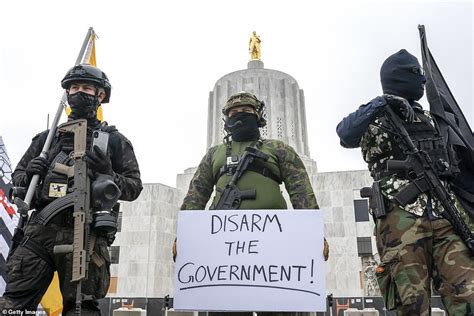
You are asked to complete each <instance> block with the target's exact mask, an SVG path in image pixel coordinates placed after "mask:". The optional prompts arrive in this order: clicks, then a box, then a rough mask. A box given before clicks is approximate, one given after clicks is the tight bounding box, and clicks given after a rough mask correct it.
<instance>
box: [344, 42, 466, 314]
mask: <svg viewBox="0 0 474 316" xmlns="http://www.w3.org/2000/svg"><path fill="white" fill-rule="evenodd" d="M380 79H381V83H382V90H383V93H384V94H383V95H382V96H379V97H376V98H375V99H373V100H372V101H370V102H369V103H367V104H365V105H362V106H360V107H359V108H358V109H357V110H356V111H355V112H353V113H351V114H349V115H348V116H347V117H345V118H344V119H343V120H342V121H341V122H340V123H339V125H338V126H337V133H338V135H339V137H340V140H341V145H342V146H343V147H346V148H356V147H360V148H361V150H362V155H363V158H364V160H365V161H366V162H367V164H368V167H369V170H370V172H371V175H372V177H373V179H374V184H373V186H372V187H371V188H364V189H363V190H361V195H365V196H367V197H369V196H370V200H369V204H370V209H371V212H372V215H373V217H374V221H375V224H376V228H375V234H376V239H377V248H378V252H379V255H380V260H381V262H380V264H379V265H378V267H377V268H376V275H377V279H378V283H379V286H380V290H381V292H382V295H383V296H384V299H385V304H386V307H387V309H388V310H396V311H397V315H431V307H430V299H431V281H433V285H434V287H435V289H436V291H437V292H438V293H439V294H440V295H441V298H442V301H443V303H444V305H445V307H446V309H447V311H448V314H449V315H473V313H474V257H473V254H474V253H473V252H472V251H473V250H474V247H473V239H472V227H473V224H472V218H471V219H470V218H469V216H467V214H466V212H465V210H464V209H463V207H462V206H461V205H460V203H459V202H458V200H457V199H456V197H455V195H454V194H453V191H452V184H453V182H454V181H455V179H456V176H457V175H459V170H460V168H461V166H462V168H469V169H471V170H472V169H473V168H474V166H473V161H472V160H466V159H464V160H463V159H461V155H459V148H457V147H456V146H455V145H454V144H452V143H451V142H448V141H447V140H446V139H444V138H443V137H442V134H441V133H440V130H439V125H438V122H437V120H436V119H435V118H434V116H433V115H431V114H430V112H428V111H424V110H423V109H422V107H421V105H420V104H419V103H417V101H418V100H419V99H420V98H421V97H422V96H423V94H424V85H425V82H426V78H425V76H424V73H423V70H422V68H421V67H420V64H419V62H418V60H417V59H416V57H414V56H413V55H411V54H410V53H408V52H407V51H406V50H404V49H402V50H400V51H399V52H397V53H395V54H393V55H391V56H390V57H388V58H387V59H386V60H385V61H384V63H383V64H382V67H381V70H380ZM363 192H365V193H363ZM448 219H449V221H448Z"/></svg>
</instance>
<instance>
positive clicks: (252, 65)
mask: <svg viewBox="0 0 474 316" xmlns="http://www.w3.org/2000/svg"><path fill="white" fill-rule="evenodd" d="M247 69H263V61H261V60H258V59H253V60H251V61H249V62H248V64H247Z"/></svg>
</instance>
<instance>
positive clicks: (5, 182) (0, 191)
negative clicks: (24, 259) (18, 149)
mask: <svg viewBox="0 0 474 316" xmlns="http://www.w3.org/2000/svg"><path fill="white" fill-rule="evenodd" d="M11 186H12V168H11V163H10V159H9V158H8V155H7V151H6V148H5V144H4V143H3V139H2V137H1V136H0V253H1V255H0V295H2V294H3V292H5V284H6V274H7V272H6V260H7V256H8V251H9V250H10V247H11V243H12V236H13V231H14V230H15V227H16V224H17V223H18V214H17V212H16V207H15V206H14V205H12V204H11V203H10V202H9V201H8V198H7V195H8V192H9V191H10V188H11Z"/></svg>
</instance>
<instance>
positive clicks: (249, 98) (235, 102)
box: [222, 91, 267, 127]
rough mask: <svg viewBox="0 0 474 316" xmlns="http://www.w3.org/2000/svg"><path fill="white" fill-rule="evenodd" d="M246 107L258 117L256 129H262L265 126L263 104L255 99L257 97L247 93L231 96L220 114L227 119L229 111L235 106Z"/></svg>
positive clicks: (242, 92)
mask: <svg viewBox="0 0 474 316" xmlns="http://www.w3.org/2000/svg"><path fill="white" fill-rule="evenodd" d="M241 105H248V106H251V107H253V108H254V109H255V112H257V117H258V127H264V126H265V125H267V120H266V112H265V103H264V102H263V101H260V100H259V99H257V97H256V96H255V95H253V94H251V93H249V92H245V91H241V92H239V93H236V94H233V95H231V96H230V98H229V99H228V100H227V102H226V103H225V104H224V107H223V108H222V113H223V114H224V115H225V116H226V117H227V116H228V114H229V111H230V109H232V108H235V107H236V106H241Z"/></svg>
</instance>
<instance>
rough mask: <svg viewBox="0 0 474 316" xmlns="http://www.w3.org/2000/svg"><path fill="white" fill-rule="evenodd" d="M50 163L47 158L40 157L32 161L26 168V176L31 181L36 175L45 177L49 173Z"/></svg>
mask: <svg viewBox="0 0 474 316" xmlns="http://www.w3.org/2000/svg"><path fill="white" fill-rule="evenodd" d="M48 168H49V163H48V160H47V159H46V158H43V157H41V156H38V157H36V158H33V159H32V160H30V162H29V163H28V165H27V166H26V170H25V172H26V176H27V177H28V179H29V180H31V178H33V176H34V175H35V174H37V175H39V176H40V177H44V176H45V175H46V173H47V172H48Z"/></svg>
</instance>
